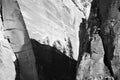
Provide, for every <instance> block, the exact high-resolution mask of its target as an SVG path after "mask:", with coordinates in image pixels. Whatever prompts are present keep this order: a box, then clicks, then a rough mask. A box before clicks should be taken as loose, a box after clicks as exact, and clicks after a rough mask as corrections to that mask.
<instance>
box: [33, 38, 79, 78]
mask: <svg viewBox="0 0 120 80" xmlns="http://www.w3.org/2000/svg"><path fill="white" fill-rule="evenodd" d="M31 43H32V46H33V51H34V55H35V58H36V65H37V70H38V74H39V78H40V80H75V76H76V64H77V61H75V60H73V59H71V58H69V57H67V56H66V55H65V54H63V53H61V52H60V51H59V50H57V49H56V48H55V47H51V46H49V45H45V44H41V43H39V42H38V41H36V40H35V39H31Z"/></svg>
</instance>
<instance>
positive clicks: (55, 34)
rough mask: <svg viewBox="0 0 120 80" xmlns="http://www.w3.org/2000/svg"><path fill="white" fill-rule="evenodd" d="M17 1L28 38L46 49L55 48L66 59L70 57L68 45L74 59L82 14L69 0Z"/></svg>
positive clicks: (77, 46)
mask: <svg viewBox="0 0 120 80" xmlns="http://www.w3.org/2000/svg"><path fill="white" fill-rule="evenodd" d="M18 2H19V5H20V8H21V11H22V14H23V16H24V20H25V23H26V25H27V29H28V31H29V35H30V37H31V38H33V39H36V40H37V41H39V42H40V43H43V44H49V45H50V46H53V45H57V46H56V47H57V48H58V49H59V50H60V51H61V52H63V51H64V50H65V51H66V52H65V54H66V55H67V56H70V55H69V49H68V48H69V43H70V44H71V45H72V46H71V52H72V53H73V54H72V56H73V58H74V59H76V60H77V58H78V51H79V50H78V49H79V36H78V31H79V25H80V22H81V18H82V17H84V15H83V12H81V11H80V10H79V9H78V7H76V5H75V4H74V3H73V2H72V0H18ZM78 5H79V4H78ZM80 8H82V6H81V7H80ZM47 41H49V43H47ZM58 42H59V43H58Z"/></svg>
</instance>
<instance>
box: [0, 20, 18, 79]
mask: <svg viewBox="0 0 120 80" xmlns="http://www.w3.org/2000/svg"><path fill="white" fill-rule="evenodd" d="M3 35H4V33H3V26H2V22H1V20H0V80H15V76H16V72H15V65H14V61H15V60H16V57H15V55H14V53H13V51H12V48H11V47H10V44H9V43H8V41H7V39H4V37H3Z"/></svg>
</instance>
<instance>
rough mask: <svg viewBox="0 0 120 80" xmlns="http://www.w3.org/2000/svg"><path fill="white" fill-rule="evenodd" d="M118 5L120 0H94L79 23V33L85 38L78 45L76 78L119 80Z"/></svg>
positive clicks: (82, 79)
mask: <svg viewBox="0 0 120 80" xmlns="http://www.w3.org/2000/svg"><path fill="white" fill-rule="evenodd" d="M119 4H120V1H119V0H93V2H92V4H91V5H92V7H91V12H90V16H89V19H88V21H87V22H83V23H84V25H81V26H80V36H83V35H84V37H83V41H82V42H83V44H80V46H82V48H81V47H80V56H79V59H78V60H79V61H80V62H79V63H80V64H79V65H78V74H77V80H88V79H90V80H104V79H105V80H106V79H108V80H109V79H110V80H111V79H112V80H113V78H114V79H115V80H119V79H120V78H119V76H118V75H120V70H119V66H120V65H119V55H120V53H119V14H120V13H119ZM86 24H87V25H86ZM83 26H85V27H86V28H82V27H83ZM81 29H82V30H81ZM82 31H83V33H86V34H87V35H85V34H83V33H81V32H82ZM85 36H86V37H85ZM80 38H81V37H80ZM84 39H85V40H84ZM89 41H90V46H89V43H88V42H89ZM82 42H81V39H80V43H82ZM85 43H86V44H85ZM86 46H87V47H86ZM87 49H90V51H88V50H87ZM83 63H84V64H83ZM85 65H86V66H89V67H84V66H85ZM96 73H97V74H96Z"/></svg>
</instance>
